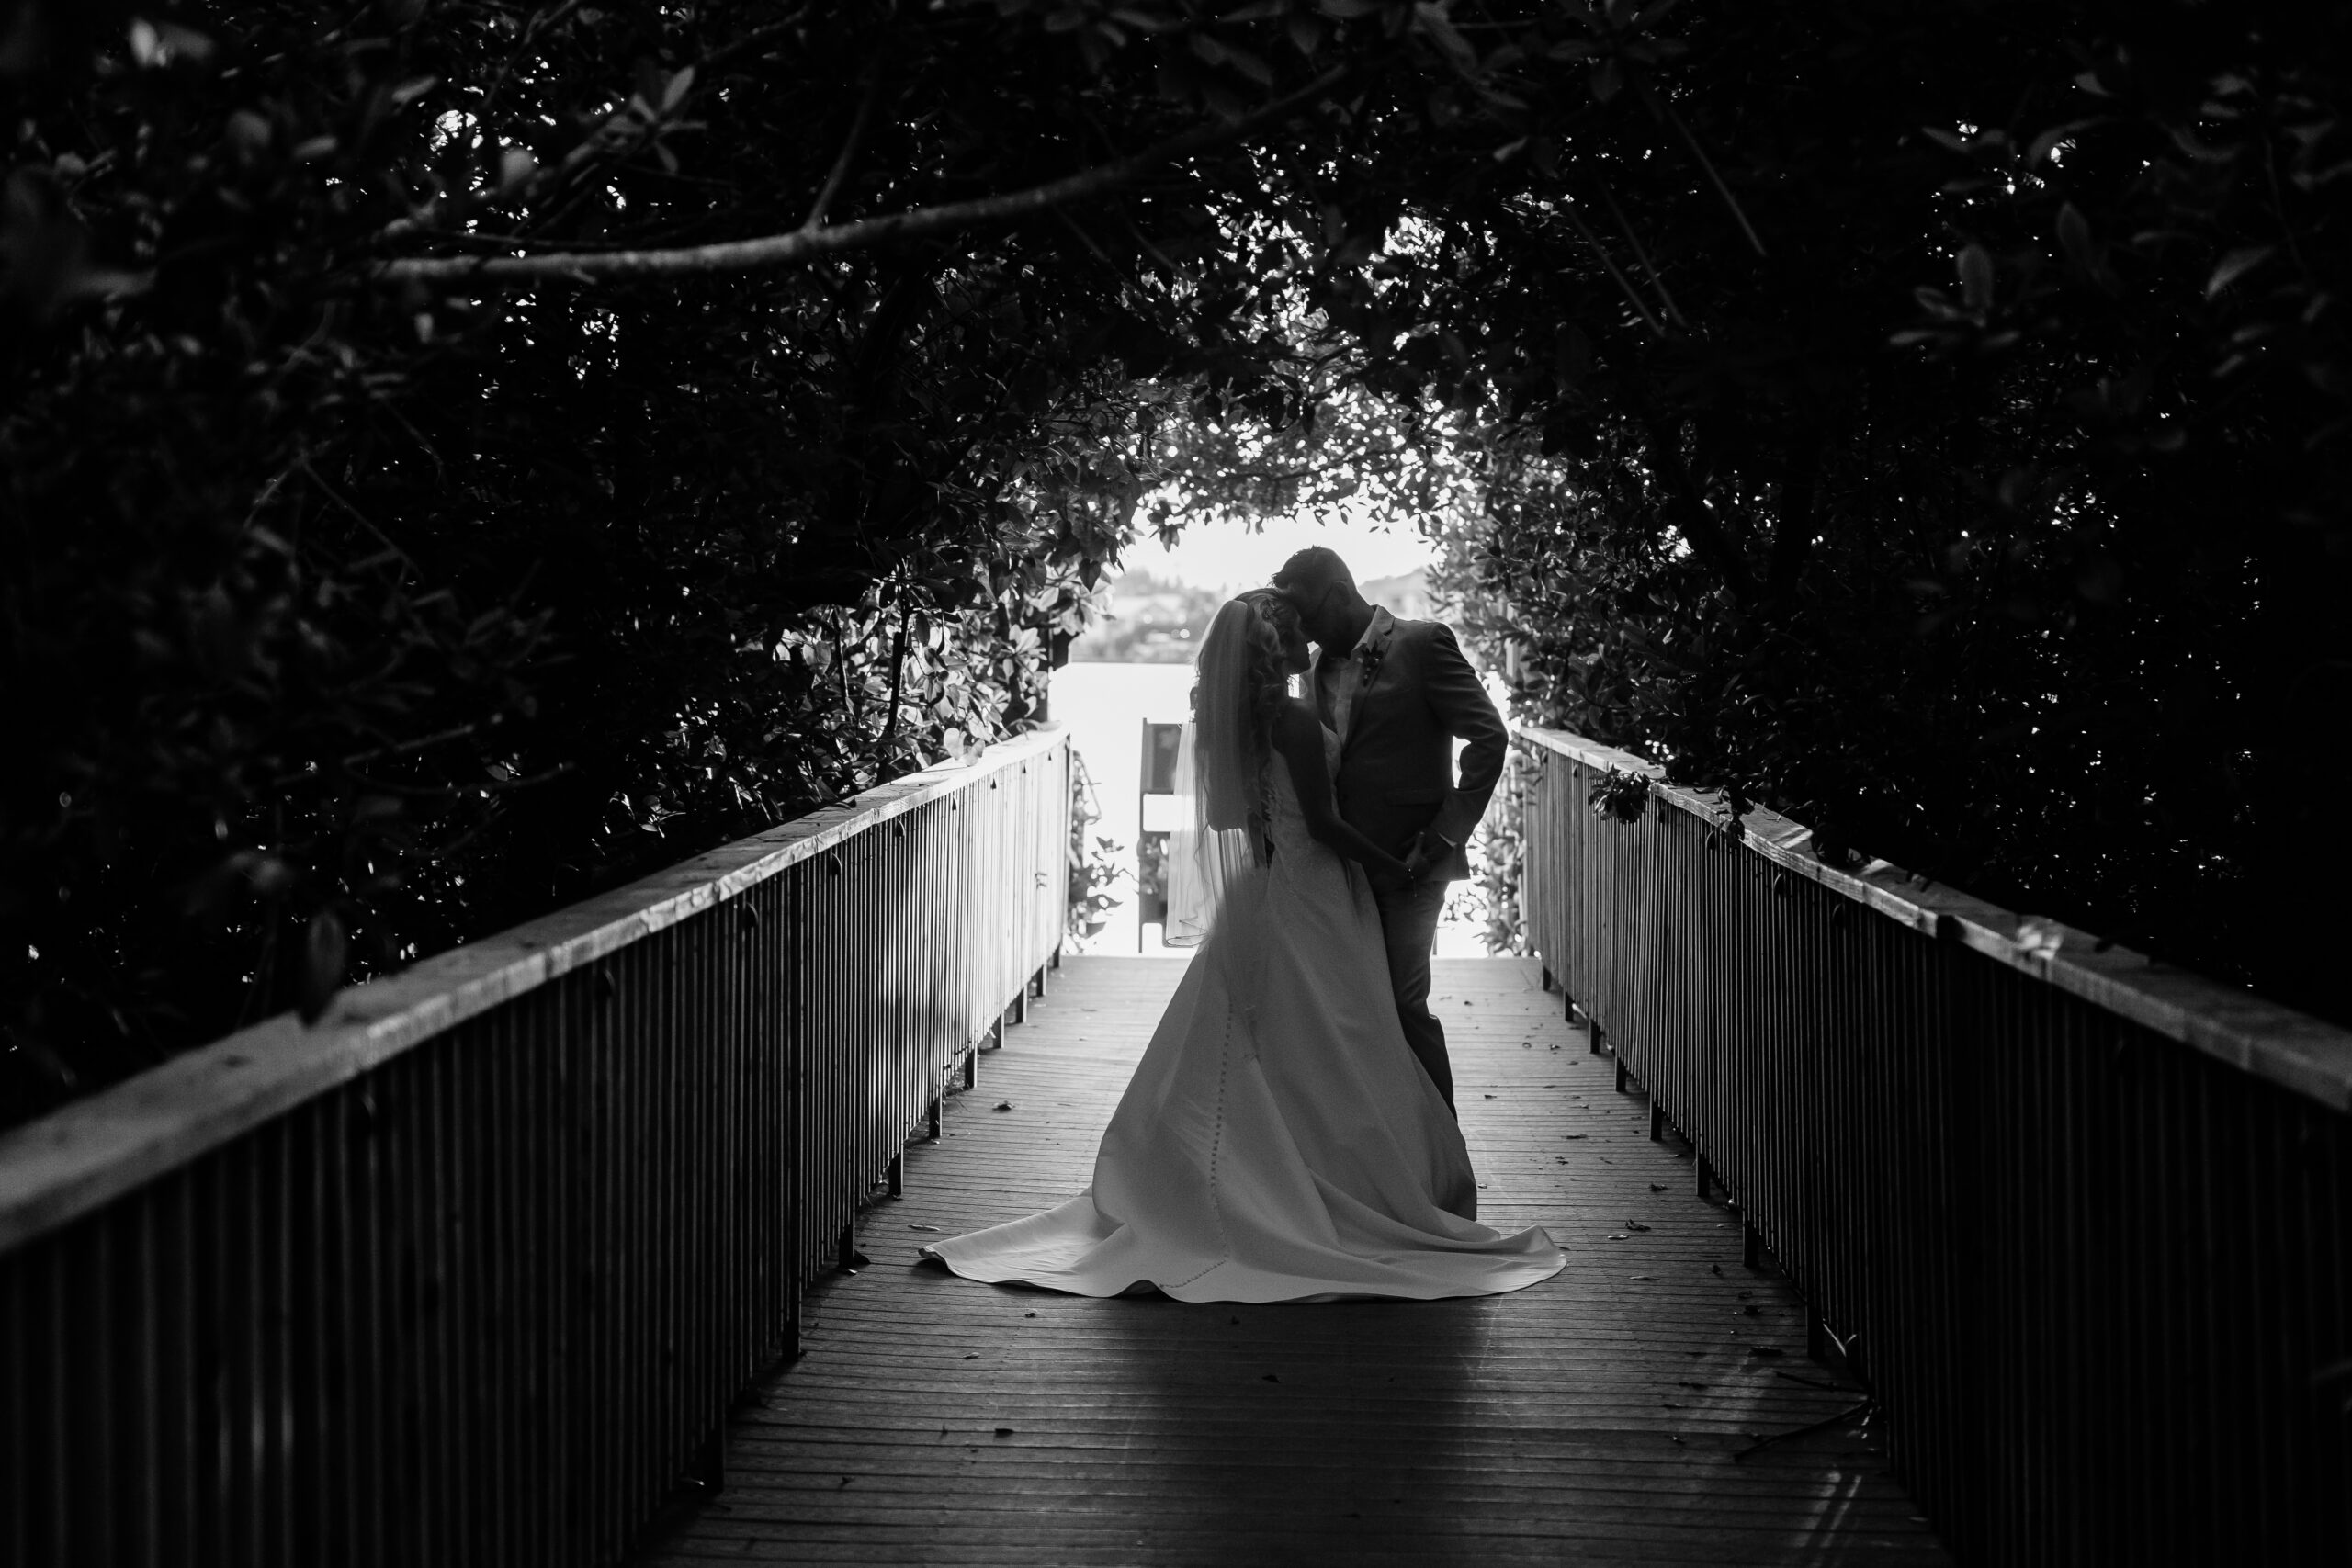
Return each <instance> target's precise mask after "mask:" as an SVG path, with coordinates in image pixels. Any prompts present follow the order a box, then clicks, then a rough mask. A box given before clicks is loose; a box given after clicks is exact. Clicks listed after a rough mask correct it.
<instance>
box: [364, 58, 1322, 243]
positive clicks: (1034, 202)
mask: <svg viewBox="0 0 2352 1568" xmlns="http://www.w3.org/2000/svg"><path fill="white" fill-rule="evenodd" d="M1347 75H1348V70H1347V68H1346V67H1340V69H1337V70H1333V71H1329V72H1326V73H1324V74H1322V75H1321V76H1318V77H1317V78H1316V79H1315V80H1314V81H1313V82H1311V83H1309V84H1308V85H1306V86H1305V87H1303V88H1301V89H1300V90H1299V91H1297V92H1295V93H1292V94H1290V95H1288V96H1285V97H1282V98H1278V99H1276V100H1275V101H1274V102H1272V103H1271V104H1268V105H1267V106H1266V107H1263V108H1261V109H1260V110H1258V111H1257V112H1256V113H1254V114H1250V115H1246V116H1244V117H1243V118H1240V119H1238V120H1234V121H1231V122H1229V123H1224V124H1216V125H1204V126H1197V127H1195V128H1193V130H1188V131H1185V132H1183V133H1182V134H1181V135H1177V136H1171V137H1170V138H1169V139H1168V140H1166V141H1161V142H1159V143H1158V144H1157V145H1155V146H1152V147H1148V148H1147V149H1145V150H1144V151H1143V152H1137V153H1136V154H1135V155H1134V156H1132V157H1128V158H1122V159H1119V160H1117V161H1115V162H1114V163H1109V164H1098V165H1097V166H1095V167H1094V168H1091V169H1085V170H1081V171H1080V172H1079V173H1078V174H1075V175H1068V176H1065V177H1064V178H1062V179H1058V180H1049V181H1047V182H1046V184H1044V185H1040V186H1031V187H1030V188H1028V189H1027V190H1020V191H1012V192H1008V193H1007V194H1005V195H1002V196H991V197H979V198H977V199H975V200H971V201H952V202H945V203H943V204H941V205H939V206H937V207H919V208H914V209H910V210H908V211H904V212H893V213H889V214H888V215H886V216H883V217H879V218H862V219H859V220H856V221H855V222H851V223H839V224H834V225H831V226H830V227H826V228H820V229H813V230H812V229H799V230H795V231H792V232H791V233H787V234H766V235H762V236H760V237H759V238H757V239H751V240H730V241H726V242H723V243H718V244H712V245H690V246H684V247H682V248H679V249H674V250H646V251H617V252H608V253H601V254H599V253H590V252H581V251H554V252H549V253H548V254H543V255H536V256H479V257H478V256H410V257H406V258H403V259H401V260H398V261H389V262H381V263H379V264H377V265H376V266H375V268H374V269H373V276H375V277H376V278H377V280H378V281H379V282H384V283H405V282H409V281H412V280H413V281H417V282H426V283H470V282H482V283H538V282H579V283H589V282H595V281H598V280H601V279H605V278H621V277H678V276H691V275H696V274H702V273H713V272H740V271H748V270H750V269H752V268H754V267H765V266H785V265H791V264H793V263H796V262H804V261H809V260H811V259H813V258H815V257H817V256H821V255H830V254H835V253H837V252H841V251H850V250H863V249H866V248H869V247H871V246H874V245H878V244H882V243H887V242H889V241H893V240H911V239H918V238H922V237H924V236H927V235H932V234H942V233H948V232H952V231H956V230H960V229H967V228H971V227H973V226H974V225H977V224H981V223H993V222H1002V221H1005V220H1010V219H1016V218H1025V217H1028V216H1030V215H1031V214H1033V213H1039V212H1045V211H1048V210H1050V209H1053V208H1055V207H1057V206H1059V205H1060V204H1062V203H1063V202H1066V201H1075V200H1078V199H1080V198H1081V197H1091V196H1099V195H1102V194H1103V193H1104V192H1106V191H1113V190H1117V189H1120V188H1121V187H1123V186H1127V185H1130V184H1132V183H1134V182H1135V181H1136V179H1137V178H1138V177H1140V176H1141V175H1144V174H1146V173H1148V171H1150V170H1152V169H1154V168H1157V167H1158V166H1159V165H1160V164H1166V163H1170V162H1172V161H1173V160H1175V159H1178V158H1183V157H1188V156H1190V155H1191V154H1193V153H1195V152H1205V151H1206V150H1208V149H1209V148H1212V147H1216V146H1220V145H1222V144H1224V143H1226V142H1228V141H1238V140H1239V139H1240V138H1242V137H1245V136H1248V135H1249V134H1250V133H1251V132H1253V131H1256V130H1262V129H1263V128H1265V127H1266V126H1269V125H1272V124H1273V123H1275V122H1276V121H1279V120H1282V119H1284V118H1288V117H1289V116H1290V115H1292V114H1294V113H1295V112H1297V111H1298V110H1299V109H1300V108H1302V107H1306V105H1308V104H1310V103H1313V102H1315V101H1316V100H1317V99H1319V98H1321V97H1323V96H1326V95H1327V94H1329V92H1330V90H1331V89H1332V88H1333V87H1335V86H1337V85H1339V84H1340V82H1341V81H1343V80H1344V79H1345V78H1346V76H1347Z"/></svg>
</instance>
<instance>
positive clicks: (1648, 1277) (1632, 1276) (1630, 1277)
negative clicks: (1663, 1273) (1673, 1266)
mask: <svg viewBox="0 0 2352 1568" xmlns="http://www.w3.org/2000/svg"><path fill="white" fill-rule="evenodd" d="M1625 1278H1627V1279H1628V1280H1655V1279H1657V1275H1655V1274H1628V1275H1626V1276H1625Z"/></svg>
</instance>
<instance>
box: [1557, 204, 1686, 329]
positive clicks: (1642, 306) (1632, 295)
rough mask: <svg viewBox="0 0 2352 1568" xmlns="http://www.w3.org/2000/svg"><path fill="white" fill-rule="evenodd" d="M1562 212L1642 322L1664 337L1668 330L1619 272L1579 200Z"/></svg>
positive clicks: (1627, 279)
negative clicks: (1640, 317) (1637, 312)
mask: <svg viewBox="0 0 2352 1568" xmlns="http://www.w3.org/2000/svg"><path fill="white" fill-rule="evenodd" d="M1560 210H1561V211H1563V212H1565V213H1566V214H1567V215H1568V221H1569V222H1571V223H1573V224H1575V225H1576V226H1577V233H1578V234H1580V235H1582V236H1583V238H1584V243H1586V244H1588V245H1589V246H1591V247H1592V254H1594V255H1596V256H1599V257H1600V265H1603V266H1605V267H1607V268H1608V269H1609V276H1611V277H1612V278H1614V279H1616V282H1617V288H1618V290H1619V292H1621V293H1623V295H1624V296H1625V302H1626V303H1627V304H1629V305H1631V306H1633V307H1634V310H1638V311H1640V312H1641V314H1642V320H1643V321H1644V322H1645V323H1646V324H1647V325H1648V327H1649V329H1650V331H1652V332H1653V333H1657V335H1658V336H1660V337H1664V336H1665V335H1666V328H1665V327H1664V326H1663V325H1662V324H1660V322H1659V321H1658V319H1657V316H1656V315H1654V314H1653V313H1652V312H1651V310H1650V307H1649V302H1648V301H1647V300H1645V299H1643V298H1642V296H1641V293H1640V291H1639V290H1637V289H1635V288H1634V283H1633V280H1632V279H1631V278H1629V277H1627V276H1625V275H1624V274H1623V272H1621V271H1619V270H1618V267H1617V264H1616V262H1614V261H1612V260H1611V259H1610V255H1609V247H1608V246H1606V245H1604V244H1602V243H1600V235H1598V234H1596V233H1594V232H1593V231H1592V229H1591V227H1590V226H1589V224H1587V223H1586V222H1585V220H1584V215H1583V214H1582V213H1580V212H1578V211H1577V198H1576V197H1568V198H1567V201H1566V204H1565V205H1563V206H1562V207H1561V209H1560Z"/></svg>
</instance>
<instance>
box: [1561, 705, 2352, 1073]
mask: <svg viewBox="0 0 2352 1568" xmlns="http://www.w3.org/2000/svg"><path fill="white" fill-rule="evenodd" d="M1516 733H1517V734H1519V735H1520V736H1521V737H1522V738H1524V739H1527V740H1528V741H1530V742H1531V743H1532V744H1534V745H1538V746H1541V747H1544V749H1546V750H1550V751H1554V752H1556V753H1558V754H1559V755H1560V756H1563V757H1567V758H1570V759H1573V760H1575V761H1580V762H1583V763H1585V764H1586V765H1588V766H1590V767H1598V768H1615V769H1617V770H1618V771H1620V772H1621V773H1638V774H1640V775H1642V776H1643V777H1644V778H1646V779H1647V780H1649V783H1650V793H1651V795H1653V796H1655V797H1656V798H1657V799H1659V800H1662V801H1664V802H1666V803H1667V804H1668V805H1669V806H1671V807H1675V808H1677V809H1679V810H1681V811H1685V812H1688V813H1690V814H1691V816H1693V817H1697V818H1701V819H1702V820H1704V821H1707V822H1710V823H1712V824H1714V825H1716V826H1718V827H1723V826H1725V825H1727V824H1728V822H1729V819H1730V812H1729V809H1728V808H1727V807H1726V806H1725V805H1724V801H1723V798H1722V796H1721V795H1717V794H1714V793H1712V792H1708V791H1703V790H1695V789H1690V788H1687V787H1685V786H1683V785H1680V784H1668V783H1667V782H1666V780H1665V770H1663V769H1662V768H1659V767H1658V766H1657V765H1656V764H1655V763H1651V762H1645V761H1642V760H1641V759H1640V758H1638V757H1635V756H1634V755H1633V754H1632V753H1630V752H1626V751H1620V750H1616V749H1615V748H1613V747H1610V746H1604V745H1601V744H1600V742H1598V741H1594V740H1588V739H1585V738H1584V737H1582V736H1580V735H1575V734H1571V733H1570V732H1568V731H1566V730H1560V729H1542V728H1533V727H1523V728H1520V729H1519V730H1518V731H1517V732H1516ZM1741 824H1742V827H1743V829H1744V838H1743V841H1744V842H1745V843H1746V844H1747V846H1748V847H1749V848H1751V849H1753V850H1754V851H1755V852H1757V853H1758V854H1759V855H1761V856H1763V857H1764V858H1765V859H1766V860H1768V861H1770V862H1771V863H1773V864H1774V865H1775V866H1777V867H1779V868H1781V870H1783V871H1786V872H1788V873H1790V874H1793V875H1797V876H1803V877H1807V878H1810V879H1811V880H1812V881H1814V882H1816V883H1818V884H1820V885H1821V886H1822V887H1823V888H1824V889H1826V890H1827V891H1829V892H1833V893H1837V894H1840V895H1842V896H1844V897H1848V898H1851V899H1853V900H1854V901H1855V902H1857V903H1859V904H1862V905H1865V906H1867V907H1868V908H1871V909H1873V910H1876V911H1877V912H1878V913H1880V914H1882V915H1885V916H1887V917H1889V918H1890V919H1894V920H1896V921H1898V922H1900V923H1902V924H1904V925H1905V926H1908V927H1910V928H1911V929H1913V930H1915V931H1922V932H1924V933H1926V934H1928V935H1929V936H1935V937H1940V938H1943V939H1945V940H1947V941H1956V942H1961V943H1962V944H1963V945H1965V946H1967V947H1969V948H1972V949H1973V950H1974V951H1976V952H1978V953H1984V954H1985V956H1986V957H1988V958H1992V959H1995V960H1996V961H1998V962H1999V963H2002V964H2007V965H2008V966H2009V967H2010V968H2013V969H2016V970H2018V971H2020V972H2022V973H2024V974H2027V975H2030V976H2034V977H2035V978H2037V979H2040V980H2043V981H2046V982H2048V983H2049V984H2050V985H2052V986H2054V987H2058V988H2059V989H2060V990H2063V991H2066V992H2068V993H2070V994H2072V995H2074V996H2077V997H2080V998H2083V999H2084V1000H2085V1001H2087V1002H2090V1003H2092V1004H2093V1005H2095V1006H2098V1007H2100V1008H2104V1009H2106V1010H2108V1011H2109V1012H2112V1013H2115V1014H2117V1015H2119V1016H2120V1017H2123V1018H2127V1019H2130V1020H2131V1021H2132V1022H2134V1023H2138V1024H2140V1025H2142V1026H2143V1027H2145V1028H2147V1029H2150V1030H2153V1031H2154V1032H2157V1033H2159V1034H2162V1035H2165V1037H2167V1038H2169V1039H2172V1040H2177V1041H2178V1042H2180V1043H2182V1044H2184V1045H2188V1046H2190V1047H2192V1048H2193V1049H2195V1050H2198V1051H2201V1052H2203V1053H2204V1054H2205V1055H2209V1056H2212V1057H2215V1058H2217V1059H2219V1060H2221V1061H2222V1062H2225V1063H2227V1064H2229V1065H2230V1066H2233V1067H2237V1068H2239V1069H2241V1070H2243V1071H2245V1072H2248V1073H2252V1074H2254V1075H2255V1076H2256V1077H2261V1078H2264V1079H2267V1080H2268V1081H2269V1082H2271V1083H2274V1084H2277V1085H2278V1087H2279V1088H2281V1089H2290V1090H2292V1091H2293V1092H2295V1093H2297V1094H2300V1095H2302V1096H2304V1097H2305V1098H2307V1099H2310V1100H2316V1101H2317V1102H2319V1103H2320V1104H2322V1105H2324V1106H2326V1107H2327V1108H2328V1109H2330V1110H2332V1111H2352V1030H2345V1029H2341V1028H2338V1027H2337V1026H2335V1025H2334V1024H2331V1023H2328V1022H2326V1021H2324V1020H2321V1019H2317V1018H2313V1017H2312V1016H2311V1015H2310V1014H2309V1013H2305V1012H2299V1011H2297V1010H2295V1009H2293V1008H2290V1007H2287V1006H2285V1005H2283V1004H2282V1003H2278V1002H2274V1001H2270V1000H2267V999H2266V998H2262V997H2259V996H2256V994H2255V993H2254V992H2252V991H2249V990H2246V989H2245V988H2244V987H2236V986H2231V985H2227V984H2224V983H2223V982H2222V981H2220V980H2216V979H2212V978H2211V977H2210V976H2203V975H2199V974H2196V973H2193V972H2191V971H2188V970H2184V969H2179V968H2176V967H2174V966H2172V965H2170V964H2164V963H2162V962H2160V961H2158V960H2156V959H2153V958H2150V957H2148V956H2147V955H2146V954H2144V953H2135V952H2133V951H2131V949H2129V948H2125V947H2120V946H2114V945H2106V946H2102V944H2101V942H2100V941H2099V939H2098V937H2097V936H2096V935H2094V934H2093V933H2091V932H2089V931H2081V930H2078V929H2076V928H2075V927H2073V926H2069V925H2065V924H2064V923H2062V922H2060V921H2056V920H2051V919H2041V918H2038V917H2031V916H2026V915H2020V914H2018V913H2016V912H2014V911H2012V910H2008V909H2004V908H2000V907H1999V906H1998V905H1996V904H1989V903H1986V902H1985V900H1984V899H1982V898H1976V897H1971V896H1969V895H1968V894H1966V893H1963V892H1961V891H1960V890H1959V889H1957V888H1951V887H1944V886H1939V885H1937V884H1935V883H1932V882H1929V881H1928V880H1927V879H1926V878H1924V877H1921V876H1918V875H1917V874H1913V873H1911V872H1908V871H1905V870H1904V869H1903V868H1902V867H1900V866H1897V865H1894V864H1892V863H1889V862H1886V861H1883V860H1873V861H1870V862H1868V863H1865V864H1863V865H1861V866H1860V867H1858V868H1856V869H1853V870H1850V871H1849V870H1842V869H1840V868H1838V867H1837V866H1833V865H1830V864H1828V863H1826V862H1824V861H1823V860H1821V859H1820V858H1819V857H1818V856H1816V855H1815V853H1814V852H1813V830H1812V829H1809V828H1806V827H1804V825H1802V824H1801V823H1797V822H1793V821H1791V820H1790V819H1789V818H1786V817H1782V816H1781V815H1780V814H1778V813H1777V812H1773V811H1768V810H1766V809H1764V808H1763V807H1755V808H1753V809H1751V810H1750V811H1748V813H1747V815H1746V816H1745V817H1743V818H1741ZM2029 919H2031V920H2032V921H2033V928H2032V931H2031V938H2030V940H2029V939H2028V937H2027V934H2026V931H2025V927H2026V922H2027V921H2028V920H2029Z"/></svg>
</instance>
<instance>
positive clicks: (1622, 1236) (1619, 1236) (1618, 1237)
mask: <svg viewBox="0 0 2352 1568" xmlns="http://www.w3.org/2000/svg"><path fill="white" fill-rule="evenodd" d="M1609 1239H1610V1240H1611V1241H1623V1240H1624V1239H1625V1233H1624V1232H1623V1231H1619V1232H1618V1233H1617V1234H1616V1235H1612V1236H1611V1237H1610V1238H1609Z"/></svg>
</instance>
